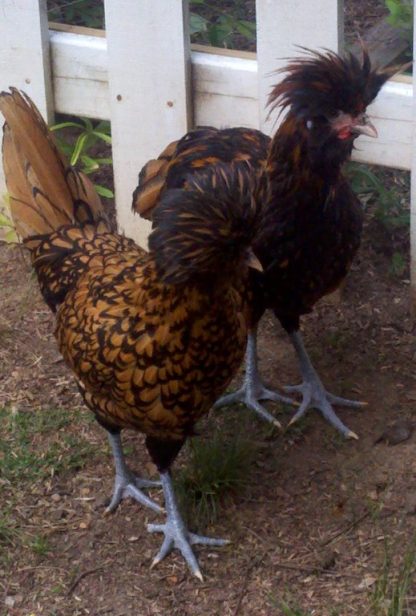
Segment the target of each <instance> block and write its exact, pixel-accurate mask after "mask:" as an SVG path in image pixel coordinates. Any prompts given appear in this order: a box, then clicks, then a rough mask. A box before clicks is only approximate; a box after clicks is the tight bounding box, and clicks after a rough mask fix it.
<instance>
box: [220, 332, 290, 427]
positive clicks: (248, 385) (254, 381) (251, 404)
mask: <svg viewBox="0 0 416 616" xmlns="http://www.w3.org/2000/svg"><path fill="white" fill-rule="evenodd" d="M259 400H273V401H275V402H285V403H286V404H293V400H291V399H290V398H287V397H286V396H282V395H280V394H278V393H276V392H274V391H270V390H269V389H267V388H266V387H264V385H263V383H262V382H261V380H260V376H259V371H258V361H257V327H255V328H253V329H252V330H250V331H249V333H248V338H247V350H246V373H245V377H244V382H243V385H242V387H240V389H238V390H237V391H234V392H233V393H231V394H227V395H225V396H222V398H220V399H219V400H217V401H216V403H215V404H214V409H217V408H220V407H221V406H226V405H229V404H236V403H237V402H242V403H243V404H245V405H246V406H248V408H250V409H251V410H253V411H254V412H255V413H257V414H258V415H260V417H262V418H263V419H265V420H266V421H269V422H270V423H272V424H274V425H275V426H276V427H278V428H281V427H282V426H281V424H280V422H279V421H278V420H277V419H276V418H275V417H273V415H272V414H271V413H269V411H268V410H267V409H266V408H264V406H262V405H261V404H260V403H259Z"/></svg>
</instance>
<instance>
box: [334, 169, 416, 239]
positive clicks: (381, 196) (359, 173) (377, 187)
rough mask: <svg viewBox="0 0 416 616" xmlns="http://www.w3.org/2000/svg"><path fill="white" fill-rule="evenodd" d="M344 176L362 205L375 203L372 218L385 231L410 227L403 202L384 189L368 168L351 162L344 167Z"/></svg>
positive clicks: (406, 209) (392, 192)
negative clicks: (373, 217)
mask: <svg viewBox="0 0 416 616" xmlns="http://www.w3.org/2000/svg"><path fill="white" fill-rule="evenodd" d="M346 175H347V177H348V179H349V181H350V185H351V188H352V189H353V191H354V192H355V193H356V194H357V195H359V197H360V199H361V201H362V203H363V204H364V205H366V204H367V203H369V202H375V204H376V207H375V211H374V216H375V218H376V219H377V220H378V221H379V222H380V224H381V225H382V226H383V227H384V228H385V229H387V231H392V230H394V229H399V228H403V227H408V226H409V225H410V212H409V210H408V208H407V207H406V205H405V203H404V202H403V200H401V199H400V198H399V196H398V195H397V194H396V192H395V191H394V190H388V189H387V188H385V186H384V185H383V183H382V182H381V180H380V179H379V178H378V177H377V175H376V174H375V173H374V171H372V170H371V169H369V168H368V166H366V165H361V164H360V163H355V162H351V163H349V164H348V165H347V166H346Z"/></svg>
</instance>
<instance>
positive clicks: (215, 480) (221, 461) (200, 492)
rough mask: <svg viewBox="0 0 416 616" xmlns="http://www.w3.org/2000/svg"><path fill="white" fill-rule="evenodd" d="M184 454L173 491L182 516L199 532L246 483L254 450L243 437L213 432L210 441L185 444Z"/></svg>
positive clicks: (211, 521) (212, 520)
mask: <svg viewBox="0 0 416 616" xmlns="http://www.w3.org/2000/svg"><path fill="white" fill-rule="evenodd" d="M188 451H189V460H188V464H187V466H186V467H185V468H184V469H183V470H181V471H180V472H179V473H178V475H177V478H176V481H175V484H176V490H177V493H178V497H179V499H180V501H181V504H182V508H183V509H184V511H185V514H187V515H188V516H189V518H190V519H192V523H193V524H196V525H197V527H198V528H202V527H204V526H206V525H208V524H212V523H213V522H214V521H215V520H216V519H217V517H218V513H219V508H220V504H221V502H223V501H224V500H226V499H227V497H229V496H230V495H231V494H234V493H236V492H237V491H239V490H241V489H243V488H245V487H246V486H247V484H248V483H249V469H250V466H251V464H252V462H253V460H254V457H255V451H256V446H255V445H253V443H252V442H251V441H250V440H249V439H248V438H247V436H244V435H243V434H241V435H237V436H235V435H234V436H233V437H227V436H225V435H224V434H223V433H222V432H220V431H219V430H217V431H216V432H215V433H214V435H213V436H212V438H210V440H207V441H205V440H202V439H192V440H191V441H189V445H188Z"/></svg>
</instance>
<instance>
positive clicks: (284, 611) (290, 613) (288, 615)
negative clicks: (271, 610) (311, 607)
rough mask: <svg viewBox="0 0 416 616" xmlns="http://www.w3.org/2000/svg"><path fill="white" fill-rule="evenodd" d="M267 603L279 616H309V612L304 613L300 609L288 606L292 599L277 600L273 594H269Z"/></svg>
mask: <svg viewBox="0 0 416 616" xmlns="http://www.w3.org/2000/svg"><path fill="white" fill-rule="evenodd" d="M269 601H270V603H271V604H272V605H273V607H275V608H276V609H278V610H279V616H311V613H310V612H304V611H303V610H302V609H301V608H300V607H297V606H294V605H290V603H293V601H292V599H287V601H286V600H284V599H277V598H276V597H275V596H274V595H273V594H269Z"/></svg>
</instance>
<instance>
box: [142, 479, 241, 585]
mask: <svg viewBox="0 0 416 616" xmlns="http://www.w3.org/2000/svg"><path fill="white" fill-rule="evenodd" d="M160 478H161V481H162V486H163V494H164V497H165V509H166V522H165V524H148V525H147V530H148V531H149V532H150V533H158V532H161V533H163V534H164V535H165V538H164V540H163V543H162V546H161V548H160V550H159V552H158V553H157V555H156V556H155V558H154V559H153V562H152V564H151V568H153V567H155V566H156V565H157V564H158V563H160V561H161V560H163V559H164V558H165V556H167V555H168V554H169V553H170V552H171V551H172V550H173V549H174V548H176V549H178V550H179V551H180V552H181V554H182V556H183V557H184V559H185V561H186V562H187V564H188V566H189V568H190V570H191V571H192V573H193V574H194V575H195V576H196V577H197V578H198V579H199V580H201V581H203V578H202V573H201V570H200V568H199V564H198V561H197V559H196V556H195V554H194V552H193V550H192V547H191V546H192V545H195V544H198V543H199V544H202V545H209V546H223V545H226V544H227V543H229V541H228V540H227V539H213V538H211V537H202V536H200V535H195V534H194V533H191V532H189V531H188V529H187V528H186V526H185V524H184V521H183V519H182V517H181V514H180V513H179V509H178V505H177V502H176V497H175V492H174V489H173V484H172V479H171V477H170V473H169V471H164V472H161V473H160Z"/></svg>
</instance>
